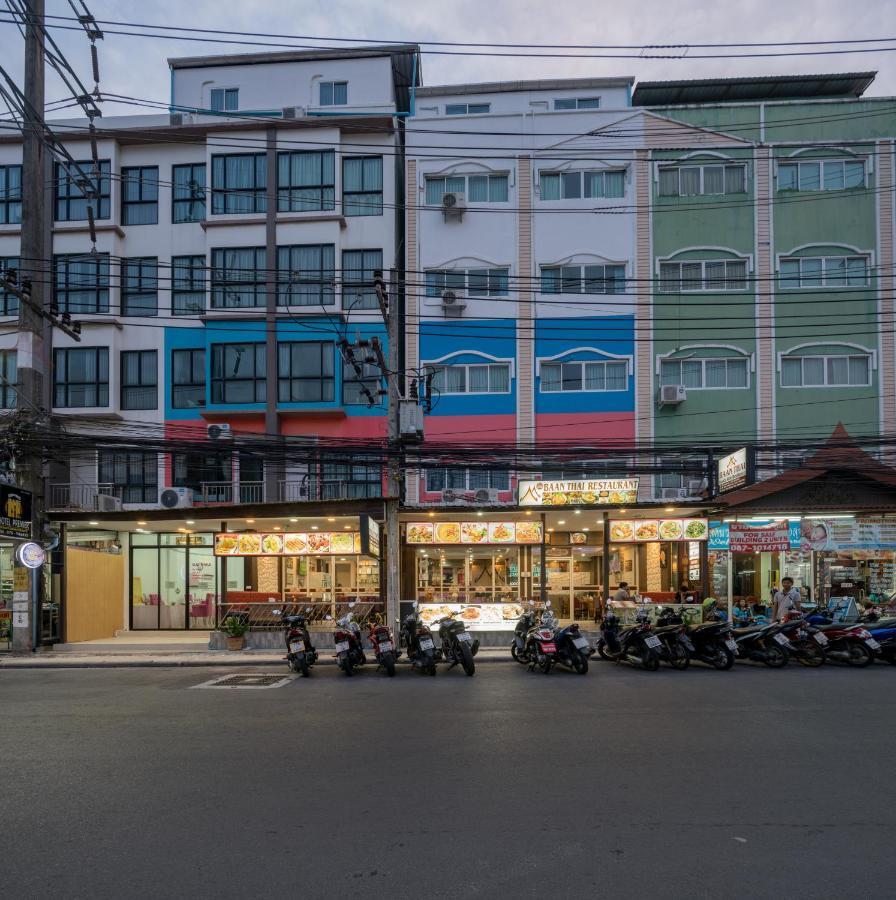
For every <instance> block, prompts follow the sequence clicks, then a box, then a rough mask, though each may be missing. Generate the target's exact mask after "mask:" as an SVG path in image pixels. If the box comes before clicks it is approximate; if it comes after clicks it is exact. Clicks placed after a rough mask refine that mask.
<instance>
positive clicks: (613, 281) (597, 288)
mask: <svg viewBox="0 0 896 900" xmlns="http://www.w3.org/2000/svg"><path fill="white" fill-rule="evenodd" d="M541 293H542V294H624V293H625V266H620V265H609V266H607V265H603V266H542V267H541Z"/></svg>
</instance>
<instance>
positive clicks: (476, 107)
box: [445, 103, 492, 116]
mask: <svg viewBox="0 0 896 900" xmlns="http://www.w3.org/2000/svg"><path fill="white" fill-rule="evenodd" d="M491 108H492V105H491V103H447V104H445V115H446V116H474V115H480V114H482V113H487V112H490V111H491Z"/></svg>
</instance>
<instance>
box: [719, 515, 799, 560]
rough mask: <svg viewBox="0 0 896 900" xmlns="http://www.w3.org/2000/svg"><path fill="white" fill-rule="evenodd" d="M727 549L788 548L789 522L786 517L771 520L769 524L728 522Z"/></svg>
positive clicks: (758, 549) (751, 550)
mask: <svg viewBox="0 0 896 900" xmlns="http://www.w3.org/2000/svg"><path fill="white" fill-rule="evenodd" d="M728 549H729V550H732V551H734V552H746V553H755V552H762V551H764V550H789V549H790V522H788V521H787V520H786V519H782V520H780V521H777V522H772V523H771V524H770V525H750V524H747V523H746V522H730V523H729V524H728Z"/></svg>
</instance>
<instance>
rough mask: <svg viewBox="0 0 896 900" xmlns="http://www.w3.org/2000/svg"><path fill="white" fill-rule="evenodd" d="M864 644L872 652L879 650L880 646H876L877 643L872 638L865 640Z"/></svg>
mask: <svg viewBox="0 0 896 900" xmlns="http://www.w3.org/2000/svg"><path fill="white" fill-rule="evenodd" d="M865 643H866V644H867V645H868V646H869V647H870V648H871V649H872V650H880V644H878V642H877V641H876V640H874V638H865Z"/></svg>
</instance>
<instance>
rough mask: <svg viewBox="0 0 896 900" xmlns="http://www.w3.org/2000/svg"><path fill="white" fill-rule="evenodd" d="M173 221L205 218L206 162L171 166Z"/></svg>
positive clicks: (177, 222)
mask: <svg viewBox="0 0 896 900" xmlns="http://www.w3.org/2000/svg"><path fill="white" fill-rule="evenodd" d="M171 182H172V183H171V221H172V222H173V223H174V224H175V225H178V224H180V223H182V222H202V221H204V220H205V163H188V164H186V165H182V166H172V167H171Z"/></svg>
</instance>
